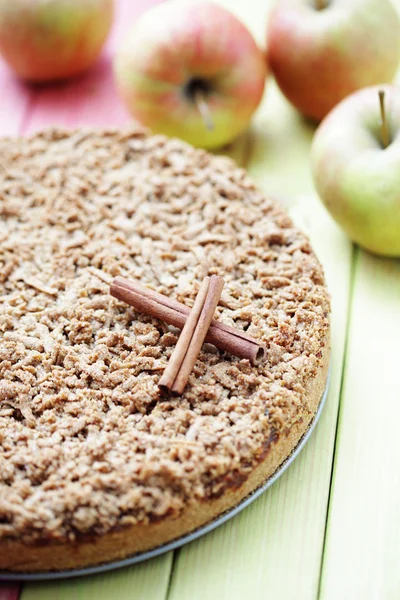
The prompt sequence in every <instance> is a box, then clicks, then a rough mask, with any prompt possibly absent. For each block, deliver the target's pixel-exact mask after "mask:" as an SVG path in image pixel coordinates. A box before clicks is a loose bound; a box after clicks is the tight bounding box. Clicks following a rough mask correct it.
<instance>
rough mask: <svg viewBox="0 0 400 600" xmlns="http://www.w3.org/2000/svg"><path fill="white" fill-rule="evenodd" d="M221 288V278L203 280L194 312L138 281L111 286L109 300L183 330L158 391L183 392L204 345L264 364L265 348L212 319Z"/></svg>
mask: <svg viewBox="0 0 400 600" xmlns="http://www.w3.org/2000/svg"><path fill="white" fill-rule="evenodd" d="M223 286H224V280H223V279H222V278H221V277H218V276H216V275H212V276H211V277H206V278H205V279H204V280H203V283H202V284H201V286H200V290H199V293H198V295H197V297H196V300H195V303H194V305H193V308H192V309H190V308H189V307H188V306H186V305H185V304H182V303H180V302H178V301H177V300H174V299H172V298H169V297H168V296H164V295H163V294H159V293H157V292H155V291H153V290H151V289H149V288H146V287H145V286H143V285H141V284H140V283H139V282H137V281H133V280H129V279H125V278H123V277H116V278H115V279H114V281H113V282H112V284H111V287H110V293H111V295H112V296H114V297H115V298H117V299H118V300H122V301H123V302H126V303H127V304H129V305H130V306H133V307H134V308H135V309H136V310H138V311H140V312H143V313H144V314H146V315H149V316H152V317H156V318H158V319H160V320H162V321H164V322H165V323H167V324H169V325H174V326H175V327H179V329H182V333H181V335H180V337H179V340H178V343H177V345H176V348H175V350H174V352H173V353H172V355H171V358H170V361H169V363H168V366H167V368H166V370H165V372H164V375H163V376H162V378H161V380H160V382H159V386H160V389H161V390H163V391H172V392H173V393H177V394H181V393H182V392H183V389H184V387H185V385H186V383H187V380H188V377H189V375H190V372H191V370H192V368H193V366H194V363H195V362H196V359H197V356H198V353H199V352H200V349H201V346H202V345H203V342H204V341H207V342H210V343H211V344H214V345H215V346H216V347H217V348H219V349H220V350H224V351H226V352H229V353H231V354H233V355H235V356H238V357H239V358H247V359H248V360H250V361H251V363H252V364H257V363H260V362H263V361H264V360H265V358H266V347H265V345H264V344H262V343H261V342H259V341H258V340H256V339H254V338H252V337H250V336H248V335H247V334H245V333H244V332H243V331H240V330H238V329H234V328H233V327H229V326H227V325H224V324H222V323H220V322H218V321H215V320H214V319H213V316H214V312H215V309H216V307H217V305H218V302H219V299H220V296H221V292H222V288H223Z"/></svg>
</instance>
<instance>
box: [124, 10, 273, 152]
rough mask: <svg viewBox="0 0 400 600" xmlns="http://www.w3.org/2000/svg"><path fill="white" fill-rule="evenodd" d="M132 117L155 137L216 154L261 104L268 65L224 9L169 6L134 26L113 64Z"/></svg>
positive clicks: (239, 23) (242, 26)
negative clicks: (177, 140) (213, 150)
mask: <svg viewBox="0 0 400 600" xmlns="http://www.w3.org/2000/svg"><path fill="white" fill-rule="evenodd" d="M114 68H115V75H116V81H117V86H118V89H119V91H120V93H121V96H122V98H123V99H124V100H125V102H126V104H127V106H128V109H129V110H130V112H131V114H132V116H133V117H134V118H135V119H137V120H138V121H140V122H141V123H142V124H143V125H146V126H147V127H149V128H150V129H151V130H152V131H153V132H155V133H163V134H165V135H169V136H176V137H180V138H182V139H184V140H186V141H187V142H190V143H191V144H193V145H195V146H202V147H204V148H214V147H218V146H221V145H223V144H225V143H227V142H230V141H231V140H233V139H234V138H235V137H236V136H237V135H238V134H239V133H240V132H241V131H242V130H243V129H245V128H246V127H247V125H248V123H249V121H250V118H251V115H252V114H253V112H254V110H255V109H256V107H257V105H258V104H259V102H260V100H261V97H262V94H263V90H264V82H265V77H266V72H267V68H266V60H265V57H264V55H263V53H262V52H261V50H260V49H259V48H258V47H257V45H256V43H255V41H254V39H253V37H252V36H251V34H250V32H249V31H248V29H247V28H246V27H245V26H244V25H243V24H242V23H241V22H240V21H239V20H238V19H237V18H236V17H235V16H234V15H232V14H231V13H230V12H228V11H227V10H225V9H224V8H222V7H220V6H218V5H216V4H212V3H208V2H195V3H193V4H190V5H188V4H186V3H182V2H179V1H171V2H166V3H163V4H160V5H158V6H156V7H154V8H152V9H150V10H149V11H148V12H146V13H145V14H144V15H142V17H140V18H139V19H138V21H137V22H136V23H135V24H134V26H133V28H132V30H131V32H130V34H129V36H128V37H127V39H126V41H125V42H124V43H123V44H122V46H121V48H120V49H119V51H118V53H117V56H116V58H115V64H114Z"/></svg>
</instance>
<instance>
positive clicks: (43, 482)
mask: <svg viewBox="0 0 400 600" xmlns="http://www.w3.org/2000/svg"><path fill="white" fill-rule="evenodd" d="M214 273H215V274H218V275H221V276H222V277H224V279H225V281H226V284H225V288H224V290H223V292H222V297H221V301H220V305H219V307H218V308H217V311H216V315H215V317H216V318H217V319H219V320H221V321H222V322H224V323H226V324H227V325H232V326H235V327H237V328H242V329H243V330H245V331H247V332H248V333H249V334H250V335H252V336H254V337H260V338H262V339H263V340H264V341H265V342H266V344H267V347H268V358H267V361H266V362H265V363H264V364H262V365H258V366H256V367H254V366H252V365H251V364H250V363H249V362H248V361H247V360H239V359H238V358H236V357H233V356H230V355H227V354H223V353H221V352H220V351H218V350H217V349H216V348H215V347H214V346H212V345H210V344H205V345H204V347H203V351H202V352H201V354H200V356H199V360H198V361H197V362H196V365H195V368H194V370H193V372H192V374H191V376H190V378H189V383H188V385H187V387H186V390H185V392H184V394H183V396H182V397H178V398H176V397H160V396H159V391H158V387H157V383H158V380H159V378H160V375H161V373H162V371H163V369H164V368H165V366H166V364H167V361H168V358H169V356H170V355H171V352H172V350H173V348H174V346H175V343H176V340H177V336H178V334H179V332H178V331H177V330H176V329H174V328H172V327H168V326H167V325H165V324H164V323H162V322H160V321H157V320H156V319H152V318H150V317H147V316H145V315H142V314H139V313H136V312H135V311H134V310H133V309H132V308H130V307H129V306H127V305H125V304H123V303H121V302H119V301H117V300H115V299H114V298H112V297H111V296H110V295H109V283H110V281H111V280H112V279H113V278H114V277H115V276H117V275H121V276H124V277H128V278H136V279H139V280H140V281H141V283H143V284H144V285H147V286H149V287H151V288H153V289H155V290H157V291H158V292H161V293H163V294H166V295H170V296H172V297H175V298H177V299H178V300H179V301H181V302H184V303H185V304H187V305H189V306H191V305H192V304H193V301H194V298H195V296H196V293H197V291H198V288H199V285H200V283H201V281H202V279H203V277H204V276H206V275H207V274H208V275H211V274H214ZM328 311H329V300H328V295H327V292H326V289H325V284H324V279H323V273H322V269H321V266H320V264H319V263H318V261H317V259H316V257H315V255H314V253H313V251H312V249H311V247H310V244H309V241H308V239H307V237H306V236H305V235H304V234H303V233H301V232H299V231H298V230H297V229H296V228H295V227H294V225H293V223H292V221H291V220H290V218H289V217H288V216H287V214H286V213H285V211H284V210H283V209H282V208H281V207H280V206H279V205H278V204H277V203H276V202H275V201H273V200H271V199H269V198H266V197H265V196H264V195H263V194H262V193H261V192H260V191H258V190H257V189H256V188H255V186H254V184H253V183H252V181H251V180H250V179H249V178H248V176H247V175H246V173H245V171H243V170H241V169H239V168H237V167H236V166H235V165H234V164H233V162H232V161H231V160H229V159H227V158H224V157H215V156H211V155H210V154H208V153H206V152H205V151H202V150H195V149H193V148H191V147H190V146H188V145H186V144H184V143H182V142H179V141H176V140H167V139H166V138H164V137H162V136H149V135H148V134H147V133H146V132H144V131H142V130H129V131H126V132H120V131H112V130H109V131H91V130H80V131H77V132H64V131H60V130H48V131H45V132H42V133H40V134H36V135H35V136H33V137H31V138H29V139H18V140H11V139H3V140H0V539H1V538H12V537H18V538H20V539H23V540H25V541H27V542H32V541H35V540H46V539H60V540H62V539H71V540H73V539H75V538H76V537H77V536H79V535H81V534H85V533H98V534H101V533H105V532H107V531H110V530H112V529H114V528H116V527H121V526H124V525H128V524H135V523H137V522H139V521H140V522H148V521H149V520H154V519H159V518H162V517H163V516H165V515H178V514H179V512H180V511H181V510H182V508H183V507H184V506H185V505H186V504H187V503H188V502H191V501H199V500H203V499H207V498H210V497H215V496H218V495H219V494H221V493H223V491H224V490H225V489H226V488H227V486H229V485H233V486H234V485H238V484H239V483H240V481H243V480H244V479H245V478H246V477H247V476H248V474H249V473H250V472H251V470H252V468H254V466H255V464H256V463H257V462H258V461H260V460H261V459H262V458H263V457H264V456H265V455H266V453H267V451H268V448H269V446H270V444H271V443H273V442H274V441H275V440H277V439H278V438H279V437H280V436H284V435H286V434H287V432H288V431H289V430H290V427H291V426H292V424H293V423H296V422H298V421H299V420H301V419H304V418H305V417H307V418H308V419H309V417H310V408H309V406H308V403H307V394H306V390H305V386H306V384H307V382H309V380H310V379H312V378H313V377H315V376H316V374H317V372H318V368H319V367H320V363H321V353H322V349H323V345H324V343H325V339H326V333H327V330H328V326H329V325H328Z"/></svg>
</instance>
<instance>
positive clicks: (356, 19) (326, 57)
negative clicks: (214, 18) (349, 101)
mask: <svg viewBox="0 0 400 600" xmlns="http://www.w3.org/2000/svg"><path fill="white" fill-rule="evenodd" d="M267 47H268V58H269V64H270V67H271V70H272V72H273V73H274V75H275V78H276V81H277V83H278V85H279V87H280V89H281V90H282V92H283V94H284V95H285V96H286V98H287V99H288V100H289V101H290V102H291V103H292V104H293V105H294V106H295V107H296V108H297V109H298V110H299V111H300V112H302V113H303V114H304V115H305V116H307V117H309V118H312V119H315V120H317V121H319V120H321V119H323V117H325V116H326V115H327V113H328V112H329V111H330V110H331V109H332V108H333V107H334V106H335V105H336V104H337V103H338V102H340V101H341V100H343V98H345V97H346V96H348V95H349V94H351V93H353V92H354V91H356V90H358V89H360V88H363V87H366V86H371V85H375V84H378V83H390V82H392V81H393V78H394V76H395V74H396V70H397V67H398V64H399V60H400V22H399V18H398V16H397V13H396V11H395V9H394V8H393V6H392V4H391V3H390V0H279V1H278V2H277V4H276V7H275V8H274V9H273V11H272V13H271V17H270V20H269V23H268V29H267Z"/></svg>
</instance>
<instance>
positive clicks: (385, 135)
mask: <svg viewBox="0 0 400 600" xmlns="http://www.w3.org/2000/svg"><path fill="white" fill-rule="evenodd" d="M379 105H380V107H381V139H382V144H383V147H384V148H387V147H388V146H389V144H390V137H389V128H388V122H387V118H386V109H385V92H384V91H383V90H379Z"/></svg>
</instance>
